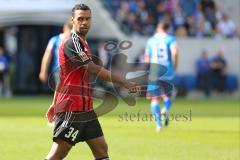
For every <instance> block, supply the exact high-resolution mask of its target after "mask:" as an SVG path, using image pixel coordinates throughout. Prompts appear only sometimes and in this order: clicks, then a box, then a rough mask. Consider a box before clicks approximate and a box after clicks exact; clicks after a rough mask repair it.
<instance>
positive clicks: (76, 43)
mask: <svg viewBox="0 0 240 160" xmlns="http://www.w3.org/2000/svg"><path fill="white" fill-rule="evenodd" d="M64 47H65V48H70V49H73V50H78V51H79V50H82V49H83V44H82V43H81V41H80V38H79V37H78V36H77V35H76V34H74V33H71V34H70V35H69V36H68V37H67V38H66V39H65V41H64Z"/></svg>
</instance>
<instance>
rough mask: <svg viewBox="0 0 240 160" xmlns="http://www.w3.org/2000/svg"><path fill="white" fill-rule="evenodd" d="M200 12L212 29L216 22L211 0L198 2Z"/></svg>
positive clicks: (213, 3)
mask: <svg viewBox="0 0 240 160" xmlns="http://www.w3.org/2000/svg"><path fill="white" fill-rule="evenodd" d="M200 5H201V9H202V12H203V14H204V17H205V18H206V20H207V21H209V22H210V23H211V25H212V28H215V24H216V23H217V20H216V14H215V12H216V6H215V2H214V1H213V0H201V2H200Z"/></svg>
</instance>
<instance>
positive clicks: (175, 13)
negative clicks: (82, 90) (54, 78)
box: [0, 0, 240, 97]
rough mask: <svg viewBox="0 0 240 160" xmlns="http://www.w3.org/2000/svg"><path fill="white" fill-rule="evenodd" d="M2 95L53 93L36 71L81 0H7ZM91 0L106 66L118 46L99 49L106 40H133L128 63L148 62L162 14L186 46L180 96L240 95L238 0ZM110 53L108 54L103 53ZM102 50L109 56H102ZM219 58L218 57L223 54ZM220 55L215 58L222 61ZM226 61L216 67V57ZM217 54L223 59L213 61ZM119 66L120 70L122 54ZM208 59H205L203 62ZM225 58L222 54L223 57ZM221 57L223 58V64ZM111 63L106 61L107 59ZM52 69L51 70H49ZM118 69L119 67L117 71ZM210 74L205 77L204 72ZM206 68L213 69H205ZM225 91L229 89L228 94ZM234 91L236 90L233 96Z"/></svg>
mask: <svg viewBox="0 0 240 160" xmlns="http://www.w3.org/2000/svg"><path fill="white" fill-rule="evenodd" d="M0 2H1V5H0V47H1V49H0V53H1V57H5V58H6V61H4V60H3V59H4V58H1V64H3V63H4V65H3V66H4V67H2V68H1V72H4V76H3V78H1V87H0V89H1V95H2V96H6V97H9V96H12V95H17V94H40V93H51V92H50V91H49V88H48V86H47V85H46V84H42V83H41V82H40V80H39V78H38V74H39V72H40V65H41V60H42V57H43V53H44V51H45V48H46V46H47V43H48V40H49V39H50V38H51V37H52V36H54V35H57V34H59V33H61V32H62V25H63V23H64V22H65V21H66V20H67V19H68V18H69V17H70V13H71V12H70V11H71V8H72V6H73V5H74V4H76V3H78V2H80V1H77V0H68V1H67V0H60V1H59V0H51V1H46V0H40V1H34V0H20V1H15V0H1V1H0ZM81 2H86V3H87V4H88V5H89V6H91V8H92V9H93V24H92V28H91V31H90V33H89V35H88V41H89V44H90V47H91V49H92V53H93V54H94V55H96V56H99V57H100V59H101V60H102V61H104V62H103V63H104V65H105V67H108V66H109V65H108V63H111V62H108V61H110V59H111V57H113V56H114V53H112V54H111V53H106V50H104V49H101V47H103V44H104V43H105V42H107V41H115V42H117V43H120V42H121V41H123V40H128V41H131V42H132V44H133V45H132V47H131V48H129V49H128V50H125V51H121V50H120V51H119V52H121V53H124V54H126V55H127V56H128V62H140V63H141V62H143V53H144V48H145V45H146V41H147V39H148V38H149V37H150V36H151V35H152V34H153V33H154V32H155V26H156V24H157V22H158V21H160V20H163V19H168V20H169V21H170V22H171V27H170V28H171V29H170V32H171V33H172V34H175V35H176V37H177V41H178V46H179V50H180V61H179V68H178V70H177V76H176V79H175V85H176V87H177V88H178V91H179V92H178V94H179V95H180V96H188V95H189V96H201V92H197V91H199V90H202V91H203V93H204V94H205V95H206V96H208V95H216V94H215V91H217V92H218V91H219V92H221V93H223V94H225V93H229V94H234V95H235V94H236V92H237V91H238V89H239V81H240V41H239V39H240V35H239V32H240V31H239V27H240V19H239V15H240V13H239V6H240V2H239V0H230V1H223V0H148V1H146V0H123V1H117V0H114V1H112V0H102V1H81ZM102 52H104V53H102ZM102 55H104V56H102ZM217 57H219V58H217ZM216 58H217V60H216ZM219 59H222V60H224V63H225V64H224V65H223V66H222V67H220V68H214V67H213V66H214V64H215V63H218V60H219ZM215 60H216V61H217V62H215ZM116 61H117V62H118V63H114V62H113V64H112V65H113V66H116V67H117V70H118V71H119V72H121V70H124V69H125V68H124V66H123V65H121V64H122V63H123V62H122V61H123V60H121V59H117V60H116ZM206 61H207V62H208V63H209V66H207V67H206V66H204V63H205V62H206ZM221 62H223V61H221ZM221 62H220V63H221ZM107 65H108V66H107ZM50 72H51V71H50ZM116 72H117V71H116ZM204 75H205V76H204ZM206 75H207V76H206ZM226 96H227V94H226ZM231 96H232V95H231Z"/></svg>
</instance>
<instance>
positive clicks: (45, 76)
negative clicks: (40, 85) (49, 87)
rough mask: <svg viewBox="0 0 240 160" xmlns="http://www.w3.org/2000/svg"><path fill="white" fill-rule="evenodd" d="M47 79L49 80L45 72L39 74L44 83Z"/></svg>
mask: <svg viewBox="0 0 240 160" xmlns="http://www.w3.org/2000/svg"><path fill="white" fill-rule="evenodd" d="M47 78H48V75H47V74H46V73H43V72H40V73H39V79H40V80H41V81H42V82H44V83H45V82H46V81H47Z"/></svg>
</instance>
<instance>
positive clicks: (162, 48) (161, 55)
mask: <svg viewBox="0 0 240 160" xmlns="http://www.w3.org/2000/svg"><path fill="white" fill-rule="evenodd" d="M157 56H158V60H159V61H160V62H166V61H167V60H168V54H167V46H166V45H163V44H161V43H160V44H159V45H158V47H157Z"/></svg>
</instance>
